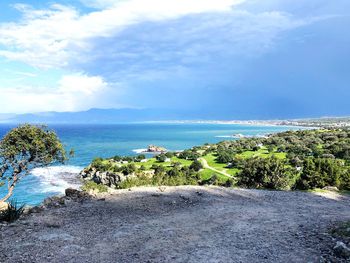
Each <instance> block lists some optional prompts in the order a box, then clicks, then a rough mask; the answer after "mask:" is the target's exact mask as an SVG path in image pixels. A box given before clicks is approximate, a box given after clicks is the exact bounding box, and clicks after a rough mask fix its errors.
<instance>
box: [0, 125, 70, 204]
mask: <svg viewBox="0 0 350 263" xmlns="http://www.w3.org/2000/svg"><path fill="white" fill-rule="evenodd" d="M65 160H66V154H65V150H64V148H63V145H62V143H61V142H60V140H59V139H58V137H57V135H56V133H55V132H54V131H51V130H49V129H48V128H47V127H45V126H34V125H29V124H26V125H21V126H19V127H17V128H14V129H12V130H11V131H10V132H8V133H7V134H6V135H5V137H4V138H3V139H2V140H1V141H0V183H1V184H0V186H4V185H5V184H6V183H7V194H6V195H5V196H4V197H3V198H2V199H1V200H0V202H6V201H7V200H8V199H9V198H10V197H11V196H12V194H13V190H14V188H15V186H16V185H17V183H18V182H19V181H20V180H21V179H22V178H23V177H24V176H26V175H27V174H28V173H29V171H30V170H31V169H33V168H36V167H42V166H47V165H49V164H52V163H55V162H59V163H64V161H65Z"/></svg>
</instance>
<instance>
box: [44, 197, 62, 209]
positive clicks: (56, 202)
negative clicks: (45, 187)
mask: <svg viewBox="0 0 350 263" xmlns="http://www.w3.org/2000/svg"><path fill="white" fill-rule="evenodd" d="M43 204H44V206H46V207H60V206H62V205H64V199H63V198H62V197H58V196H53V197H49V198H46V199H45V200H44V202H43Z"/></svg>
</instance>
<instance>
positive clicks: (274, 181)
mask: <svg viewBox="0 0 350 263" xmlns="http://www.w3.org/2000/svg"><path fill="white" fill-rule="evenodd" d="M293 177H294V176H293V173H292V171H291V170H290V169H288V168H287V165H286V162H285V161H282V160H280V159H277V158H276V157H274V156H273V157H270V158H256V157H255V158H250V159H247V160H246V162H245V164H244V166H243V169H242V171H241V172H240V173H239V174H238V185H241V186H244V187H248V188H263V189H264V188H267V189H288V188H290V187H291V184H292V179H293Z"/></svg>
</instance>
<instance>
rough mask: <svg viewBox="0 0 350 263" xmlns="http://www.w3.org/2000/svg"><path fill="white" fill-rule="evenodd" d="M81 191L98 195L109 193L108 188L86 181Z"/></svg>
mask: <svg viewBox="0 0 350 263" xmlns="http://www.w3.org/2000/svg"><path fill="white" fill-rule="evenodd" d="M81 190H83V191H85V192H90V191H93V192H97V193H106V192H108V187H107V186H105V185H103V184H97V183H95V182H94V181H86V182H85V183H84V185H83V186H82V187H81Z"/></svg>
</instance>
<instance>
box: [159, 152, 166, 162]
mask: <svg viewBox="0 0 350 263" xmlns="http://www.w3.org/2000/svg"><path fill="white" fill-rule="evenodd" d="M156 159H157V161H158V162H160V163H164V162H165V161H166V159H167V157H166V155H165V154H163V153H162V154H159V155H157V156H156Z"/></svg>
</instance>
